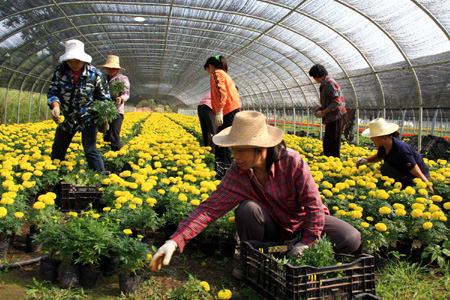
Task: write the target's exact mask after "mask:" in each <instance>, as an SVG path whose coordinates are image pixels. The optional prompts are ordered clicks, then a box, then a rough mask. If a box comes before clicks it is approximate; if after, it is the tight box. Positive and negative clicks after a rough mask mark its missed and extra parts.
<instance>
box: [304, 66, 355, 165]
mask: <svg viewBox="0 0 450 300" xmlns="http://www.w3.org/2000/svg"><path fill="white" fill-rule="evenodd" d="M309 76H311V77H312V78H313V79H314V80H315V81H316V82H317V83H320V88H319V90H320V105H321V106H320V107H319V108H317V109H315V110H313V114H314V116H315V117H316V118H322V122H323V124H325V135H324V137H323V154H324V155H326V156H334V157H338V158H340V157H341V136H342V130H343V127H344V118H343V116H344V114H345V113H347V110H346V109H345V100H344V96H342V91H341V88H340V87H339V85H338V84H337V82H336V81H335V80H334V79H333V78H331V77H330V76H328V72H327V70H326V69H325V67H324V66H322V65H319V64H317V65H314V66H313V67H312V68H311V69H310V70H309Z"/></svg>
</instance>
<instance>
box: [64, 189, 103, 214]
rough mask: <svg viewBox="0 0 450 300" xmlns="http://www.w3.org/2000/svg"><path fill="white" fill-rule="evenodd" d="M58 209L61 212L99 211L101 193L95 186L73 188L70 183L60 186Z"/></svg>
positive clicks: (100, 207)
mask: <svg viewBox="0 0 450 300" xmlns="http://www.w3.org/2000/svg"><path fill="white" fill-rule="evenodd" d="M60 185H61V191H60V197H59V198H60V199H59V207H60V209H61V211H63V212H66V211H86V210H90V209H91V205H92V209H96V210H100V209H102V208H103V207H102V206H101V203H100V196H101V195H102V192H100V191H99V189H98V187H96V186H75V185H72V184H70V183H64V182H62V183H61V184H60Z"/></svg>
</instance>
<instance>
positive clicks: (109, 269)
mask: <svg viewBox="0 0 450 300" xmlns="http://www.w3.org/2000/svg"><path fill="white" fill-rule="evenodd" d="M118 270H119V262H118V261H117V260H116V259H115V256H114V255H109V256H101V257H100V271H101V272H103V276H107V277H109V276H113V275H115V274H117V271H118Z"/></svg>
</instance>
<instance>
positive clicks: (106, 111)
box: [92, 100, 119, 125]
mask: <svg viewBox="0 0 450 300" xmlns="http://www.w3.org/2000/svg"><path fill="white" fill-rule="evenodd" d="M92 110H93V111H94V112H96V114H97V118H98V120H97V124H98V125H104V124H106V123H109V122H111V121H112V120H114V119H115V118H117V115H118V114H119V111H118V110H117V106H116V104H115V103H114V102H112V101H98V100H96V101H94V105H92Z"/></svg>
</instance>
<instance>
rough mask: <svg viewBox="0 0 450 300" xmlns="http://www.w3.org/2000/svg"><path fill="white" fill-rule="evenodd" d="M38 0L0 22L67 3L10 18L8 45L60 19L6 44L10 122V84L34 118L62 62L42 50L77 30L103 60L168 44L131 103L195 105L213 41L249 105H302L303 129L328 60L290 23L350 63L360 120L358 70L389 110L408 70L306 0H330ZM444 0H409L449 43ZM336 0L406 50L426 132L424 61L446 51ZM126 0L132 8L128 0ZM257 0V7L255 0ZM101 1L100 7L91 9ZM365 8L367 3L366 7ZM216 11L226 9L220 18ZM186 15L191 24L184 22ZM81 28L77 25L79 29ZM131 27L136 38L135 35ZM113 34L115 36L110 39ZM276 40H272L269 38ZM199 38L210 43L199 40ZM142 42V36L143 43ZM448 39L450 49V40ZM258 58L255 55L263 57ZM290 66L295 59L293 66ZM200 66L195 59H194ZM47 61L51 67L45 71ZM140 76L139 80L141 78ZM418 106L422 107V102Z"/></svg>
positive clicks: (343, 68) (2, 37) (135, 74)
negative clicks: (432, 51) (321, 31)
mask: <svg viewBox="0 0 450 300" xmlns="http://www.w3.org/2000/svg"><path fill="white" fill-rule="evenodd" d="M35 2H36V3H34V4H29V3H27V5H25V6H24V7H20V8H17V9H16V10H15V11H13V12H12V13H10V14H9V15H8V14H4V13H3V14H1V13H0V22H1V23H2V24H5V22H6V21H7V20H8V19H9V18H12V17H20V16H25V15H26V14H32V13H33V12H38V11H43V10H46V9H47V10H53V11H51V13H55V12H58V14H55V17H53V18H52V17H51V18H42V19H39V18H37V19H36V22H33V23H32V24H31V23H30V24H29V25H28V26H27V25H25V26H23V27H21V26H16V27H14V28H11V29H12V30H9V31H8V30H6V29H7V26H5V25H4V26H3V28H4V29H5V30H4V31H3V33H1V34H0V46H1V45H3V44H5V43H7V42H9V41H12V40H13V39H15V38H16V37H17V36H19V35H20V34H22V33H23V32H25V31H27V30H31V29H33V28H34V27H35V26H48V25H49V24H55V30H54V31H53V32H48V33H47V34H42V35H40V36H37V37H35V38H34V39H32V40H30V41H28V42H25V43H23V44H22V45H21V46H19V47H16V48H15V50H14V49H11V53H9V52H7V53H6V54H7V55H6V54H5V53H4V51H3V52H1V51H2V50H1V48H0V57H2V54H5V56H4V57H3V58H0V76H1V72H2V71H3V70H5V71H6V72H11V74H10V76H9V78H8V79H5V78H4V77H3V79H2V80H1V82H0V87H2V88H5V101H4V105H5V116H4V122H5V123H6V122H7V115H6V113H7V106H8V93H9V91H10V90H11V89H17V90H19V91H20V92H19V99H18V100H19V103H18V106H19V107H18V115H17V122H18V123H19V122H20V120H19V114H20V102H21V99H20V98H21V95H22V94H21V93H22V91H28V92H30V98H29V103H28V104H29V106H28V111H29V113H28V121H31V115H30V112H31V104H32V93H33V91H36V90H39V91H40V92H39V93H40V95H39V99H40V101H39V109H38V111H39V113H40V109H41V107H40V103H41V99H42V94H43V92H44V91H45V87H46V85H48V80H49V78H50V77H51V73H52V72H53V68H54V65H53V66H52V64H51V63H50V64H48V62H47V61H48V60H49V59H51V58H52V56H51V55H50V54H46V55H47V56H45V55H40V56H39V57H41V58H44V59H41V60H40V61H36V58H37V57H38V54H39V53H41V52H43V51H44V50H45V49H46V48H47V47H49V46H52V47H59V48H60V49H61V53H62V51H63V47H62V45H58V43H59V44H60V43H61V42H63V41H65V40H68V39H73V38H76V39H80V40H82V41H83V42H85V44H86V48H87V49H89V51H90V52H89V54H91V55H92V56H93V57H94V58H96V59H97V60H99V59H102V60H103V59H105V57H106V55H107V54H118V55H119V56H120V57H121V59H123V60H125V61H127V60H128V61H129V62H131V61H133V60H134V61H137V59H138V58H139V57H141V59H143V60H144V59H145V58H147V57H148V54H147V55H146V53H152V50H150V51H148V50H147V49H146V47H145V46H147V48H149V49H152V48H151V47H155V48H154V49H155V51H156V49H158V51H157V52H155V51H153V52H154V53H158V55H156V56H155V57H156V58H155V60H156V61H157V65H156V68H152V69H149V70H148V71H141V70H139V69H138V68H133V69H132V70H131V72H129V73H128V74H127V75H128V76H129V77H130V79H131V81H132V99H131V101H130V103H136V102H135V101H139V100H137V99H140V98H139V97H138V96H139V94H145V95H153V97H154V98H159V97H161V98H164V97H168V98H173V99H178V100H179V101H180V103H184V104H185V105H186V106H188V107H194V106H195V105H196V103H198V101H199V100H200V99H201V96H202V93H203V92H204V91H206V89H207V86H208V85H207V76H206V74H205V73H204V72H203V69H202V68H201V65H202V63H203V61H204V60H206V58H207V56H208V53H210V52H211V50H213V49H214V51H215V52H216V51H220V52H221V54H222V53H223V54H224V55H225V56H226V57H227V59H228V62H229V63H230V65H232V67H231V71H230V72H231V73H233V74H232V77H233V78H234V79H235V80H238V81H239V88H240V94H241V98H242V102H243V105H244V107H246V108H247V109H255V108H257V109H259V110H264V105H265V109H266V115H267V116H268V117H269V110H268V108H269V107H270V106H269V103H270V104H271V106H272V108H273V109H274V112H276V111H277V109H281V110H282V116H283V118H284V119H286V108H289V109H292V116H293V124H292V127H293V131H294V133H295V129H296V126H295V123H296V113H297V112H298V111H299V110H305V111H306V113H307V115H308V116H307V117H308V120H309V109H308V108H309V107H311V106H312V105H314V103H317V102H318V101H317V99H318V97H319V94H318V90H317V85H316V84H315V83H314V82H312V80H311V78H310V77H309V76H308V74H307V71H308V69H309V67H310V66H312V65H313V64H315V63H321V61H320V60H318V57H317V55H316V54H314V53H312V52H311V49H300V48H298V47H297V46H294V44H292V45H291V44H290V43H289V41H286V40H285V39H284V38H283V37H282V36H277V35H276V33H277V32H276V30H281V32H286V33H288V32H289V33H291V34H294V35H295V36H298V37H301V38H302V39H303V42H304V43H306V42H305V41H308V43H309V44H310V45H311V46H309V48H312V49H313V50H314V49H319V50H320V51H321V52H322V53H324V55H325V56H326V57H327V60H331V61H333V63H334V64H335V65H334V67H335V69H338V70H340V72H341V74H342V75H340V78H335V79H337V80H345V81H348V83H349V89H350V90H351V93H352V94H353V99H354V103H353V106H354V108H355V109H356V119H357V120H358V119H359V117H360V115H359V108H360V103H359V100H358V99H359V98H360V97H362V96H363V95H360V94H359V93H358V91H357V89H356V87H355V82H353V79H355V80H356V79H357V78H359V77H361V76H365V77H367V76H372V77H373V78H374V79H375V82H376V85H378V92H379V96H378V97H377V102H376V103H374V104H373V105H372V107H379V108H380V109H381V113H382V116H383V117H386V108H388V106H387V105H386V101H385V99H386V94H385V89H384V86H383V82H382V80H381V79H380V77H379V74H381V73H389V72H395V71H399V70H402V69H404V68H402V67H400V68H399V67H396V66H387V67H386V68H384V69H380V67H379V66H377V67H375V65H374V63H373V62H372V61H371V58H370V57H369V56H367V53H366V52H367V51H366V49H364V48H361V45H359V44H358V41H356V40H352V38H351V37H350V36H349V35H347V33H346V32H345V31H343V30H342V28H339V26H334V25H335V23H333V22H330V21H327V20H326V19H325V18H322V17H321V15H320V14H318V15H317V14H316V15H313V14H312V13H311V12H308V11H307V10H304V9H303V8H304V7H305V6H306V5H307V6H308V8H310V7H311V6H314V5H317V6H320V5H326V4H327V0H302V1H298V2H297V3H294V2H293V1H291V2H281V1H280V2H278V1H265V0H262V1H255V2H254V3H253V1H250V2H248V3H246V6H245V7H244V6H242V5H239V3H240V2H239V1H237V0H236V1H233V0H232V1H229V2H227V3H217V4H215V3H213V2H210V1H195V2H194V1H192V2H191V1H183V3H182V4H181V2H180V3H178V2H177V1H168V2H167V3H161V2H158V3H152V2H151V1H145V2H144V1H142V2H139V1H135V2H127V1H114V0H109V1H88V2H85V1H70V2H59V1H58V0H39V1H35ZM372 2H373V4H372V5H376V4H377V1H374V0H373V1H372ZM437 2H439V0H431V1H428V2H427V3H419V2H418V1H417V0H411V1H408V5H411V3H412V4H413V5H415V6H416V7H417V8H418V10H420V11H421V12H422V13H423V14H424V15H426V16H427V17H428V18H429V19H430V20H431V22H430V23H433V24H434V25H435V26H436V28H438V30H439V31H441V32H442V33H443V34H444V35H445V37H446V40H447V42H450V34H449V30H448V26H449V25H448V24H450V18H449V17H447V16H445V17H446V18H447V19H444V15H443V14H442V12H439V11H438V10H437V7H438V8H441V6H443V10H445V7H450V5H449V4H445V3H442V2H440V3H439V5H438V4H437ZM336 3H337V4H339V5H340V6H341V7H343V8H345V9H347V10H348V11H349V12H352V13H354V14H356V15H358V16H360V17H363V18H364V19H365V20H367V22H368V23H370V24H372V25H373V26H374V27H376V28H377V30H379V31H380V32H381V33H382V34H383V35H384V36H385V37H386V38H387V39H389V40H390V41H391V43H392V45H393V46H394V47H395V48H396V49H397V51H398V53H399V54H400V55H401V56H402V57H403V59H404V63H406V66H407V67H406V69H407V70H409V72H410V74H411V77H412V78H413V80H414V84H415V89H416V94H417V104H416V111H417V112H418V120H419V126H418V130H419V135H420V136H421V135H422V128H423V122H424V116H423V108H424V106H426V105H427V101H426V100H424V98H423V97H424V95H423V92H422V87H421V81H420V80H419V75H418V74H417V72H416V69H417V68H423V67H425V68H429V67H432V66H442V68H448V64H449V63H450V61H449V59H448V58H446V57H445V54H443V55H444V56H443V58H442V59H439V60H438V61H437V62H436V61H430V62H425V63H423V62H421V63H418V62H416V61H413V60H412V59H411V58H410V57H409V55H408V53H407V52H406V51H405V50H404V49H403V45H404V43H403V44H401V43H399V42H398V41H397V40H396V39H395V38H394V36H393V35H392V34H391V33H392V28H388V26H386V24H382V23H380V22H378V21H377V20H375V19H373V18H372V17H371V14H370V11H367V10H368V8H370V5H367V6H363V5H359V3H358V1H354V0H345V1H344V0H336V1H333V5H335V4H336ZM386 3H387V2H384V3H383V4H384V5H386ZM405 3H406V2H405ZM102 4H108V8H109V7H115V8H116V9H105V7H103V6H101V5H102ZM190 4H192V5H190ZM383 4H380V5H383ZM259 5H262V7H263V8H265V9H266V10H268V11H267V12H265V11H264V12H262V11H259V10H258V8H259ZM445 5H446V6H445ZM11 6H14V1H11ZM122 6H123V7H125V8H124V9H122V8H121V7H122ZM247 6H248V7H249V8H247ZM91 7H92V9H90V8H91ZM149 7H150V8H155V10H154V13H148V11H149V10H148V8H149ZM363 7H364V8H365V9H366V10H363V9H362V8H363ZM97 8H98V9H97ZM119 8H120V9H119ZM161 8H163V10H161ZM158 9H159V10H158ZM180 11H183V12H184V11H186V12H187V14H186V15H181V14H180ZM269 11H270V12H269ZM317 11H319V10H317ZM317 11H316V12H317ZM437 13H439V14H437ZM27 16H28V15H27ZM136 16H142V17H144V18H149V17H150V18H151V21H152V23H150V24H145V25H144V24H142V25H141V24H140V23H138V22H131V23H127V22H120V18H131V17H136ZM225 16H226V17H225ZM438 16H439V17H438ZM93 17H95V18H96V20H98V23H95V22H86V23H84V22H85V21H87V20H91V19H92V18H93ZM214 17H218V18H217V19H215V18H214ZM292 17H302V18H306V19H308V20H311V21H312V22H314V24H316V25H317V26H318V28H327V30H329V31H330V32H333V33H334V34H335V37H337V38H339V39H340V41H342V42H343V43H344V44H345V45H346V46H348V47H350V48H352V49H354V51H355V52H356V53H358V55H359V57H360V58H361V59H362V60H363V61H364V62H365V64H366V65H367V68H368V71H367V72H363V73H361V74H354V75H352V74H350V72H348V71H347V67H348V62H347V63H346V64H344V63H341V61H340V58H338V56H336V55H335V54H336V51H335V50H336V49H332V48H329V46H327V44H326V43H324V42H323V41H318V40H316V39H315V37H314V36H313V35H311V33H310V32H309V33H308V32H302V31H299V30H298V29H297V28H296V27H295V26H290V24H289V23H288V21H289V20H290V19H291V18H292ZM113 18H116V19H117V21H115V20H113ZM103 19H107V20H105V21H108V22H104V20H103ZM229 20H232V21H234V20H236V22H235V23H234V22H229ZM62 22H65V24H64V26H65V27H57V26H60V25H61V24H60V23H62ZM177 22H178V23H181V25H179V24H178V23H177ZM245 22H248V23H247V25H248V24H253V23H257V22H258V24H257V26H246V24H245ZM83 23H84V24H83ZM428 25H430V24H428ZM446 26H447V27H446ZM143 28H152V29H153V30H154V31H151V30H144V29H143ZM137 29H139V30H137ZM221 29H222V30H221ZM187 31H188V32H187ZM75 32H76V34H74V33H75ZM152 32H153V33H154V34H155V38H150V39H148V37H149V34H150V35H151V33H152ZM121 35H122V36H124V38H118V37H120V36H121ZM57 36H61V38H59V39H58V38H57V39H56V40H57V41H56V42H50V43H47V44H45V41H46V40H47V39H48V40H49V41H51V40H52V39H50V37H53V38H54V37H57ZM130 36H134V37H136V38H134V39H130V38H129V37H130ZM159 36H162V38H159ZM104 37H106V39H105V38H104ZM183 39H192V42H186V40H183ZM53 40H55V39H53ZM269 40H270V43H266V42H267V41H269ZM36 41H39V42H40V44H41V45H42V46H41V48H36V50H34V52H31V53H29V52H28V50H27V49H28V48H29V47H30V46H32V45H33V43H34V42H36ZM196 41H197V42H196ZM198 41H201V42H200V43H199V42H198ZM217 41H218V42H217ZM216 42H217V43H216ZM209 44H211V46H209ZM217 44H220V46H219V47H217ZM5 45H7V44H5ZM139 45H142V47H140V46H139ZM156 47H158V48H156ZM13 48H14V47H13ZM307 48H308V47H307ZM447 48H448V49H450V47H447ZM190 50H191V51H190ZM139 51H140V52H139ZM91 52H94V53H91ZM293 52H296V53H298V54H300V56H301V57H300V59H298V58H295V59H294V58H293V57H292V55H291V54H290V53H293ZM23 53H27V55H25V56H24V59H23V60H21V61H20V59H21V58H20V57H21V55H22V57H23ZM136 53H142V55H136ZM205 54H206V55H205ZM311 54H312V55H311ZM177 59H178V60H182V61H184V62H186V63H187V64H189V66H190V67H191V68H189V69H190V70H184V71H183V70H179V69H178V70H176V69H174V70H168V69H167V65H170V64H172V62H176V61H177ZM123 60H122V61H123ZM253 61H255V62H254V63H253ZM259 61H261V62H263V64H260V63H259ZM269 61H271V62H270V63H269V65H266V64H265V63H266V62H267V63H268V62H269ZM33 63H35V65H34V66H32V64H33ZM46 64H47V65H46ZM30 65H31V67H30ZM270 65H272V66H270ZM289 65H291V66H295V67H294V68H292V67H291V66H289ZM193 66H195V67H194V68H192V67H193ZM42 67H44V68H43V70H42ZM197 67H198V68H197ZM197 69H198V70H197ZM154 70H157V71H154ZM444 70H445V69H444ZM447 73H448V72H447ZM146 74H152V75H153V74H154V75H155V77H156V78H155V80H154V82H155V84H147V85H148V86H146V83H145V77H148V76H149V75H146ZM193 75H194V76H193ZM183 76H186V77H188V78H189V80H187V79H182V80H180V78H183ZM446 76H447V77H446V78H447V80H446V81H448V80H449V79H448V78H449V75H448V74H447V75H446ZM337 77H339V76H337ZM22 78H23V79H22ZM15 79H16V80H17V79H19V80H20V79H22V82H20V83H17V82H15ZM33 79H34V81H33ZM286 79H287V81H286ZM38 81H39V82H38ZM133 82H136V83H138V84H134V85H133ZM150 82H152V81H150ZM175 83H176V84H175ZM169 86H171V87H172V88H171V89H168V88H167V87H169ZM310 87H313V89H314V91H315V95H316V99H314V98H312V97H311V89H310ZM168 90H170V92H169V93H170V94H167V95H166V94H165V93H167V91H168ZM298 92H299V93H300V95H301V96H302V97H301V98H299V94H298ZM440 93H441V94H442V95H444V96H443V97H442V98H445V95H447V94H448V91H447V90H446V91H445V93H444V91H443V90H442V91H440ZM284 95H287V97H288V98H284ZM389 96H391V95H389ZM391 97H392V96H391ZM135 99H136V100H135ZM261 100H263V102H264V103H263V102H261ZM14 101H15V99H14ZM133 101H134V102H133ZM439 101H441V102H443V104H445V105H446V106H447V107H448V102H447V103H444V101H445V100H441V99H439ZM244 103H245V104H244ZM299 104H300V105H299ZM400 106H401V104H400ZM366 107H369V106H366ZM403 107H411V106H403ZM405 111H406V110H405ZM412 112H413V114H414V110H413V111H412ZM436 112H437V110H436ZM441 113H442V111H441ZM302 114H303V113H302ZM47 115H48V112H47ZM277 115H278V114H277V113H274V117H275V121H277V120H276V118H277ZM445 117H447V119H448V114H447V113H446V114H445V115H444V116H441V118H440V119H441V120H444V119H445ZM434 119H435V120H436V119H437V118H436V117H435V118H434ZM356 124H357V128H356V130H359V128H358V126H359V122H356ZM285 126H286V125H284V128H285V129H286V127H285ZM308 130H309V128H308ZM308 132H309V131H308ZM357 137H358V135H357ZM357 142H358V141H357ZM419 149H420V139H419Z"/></svg>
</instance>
